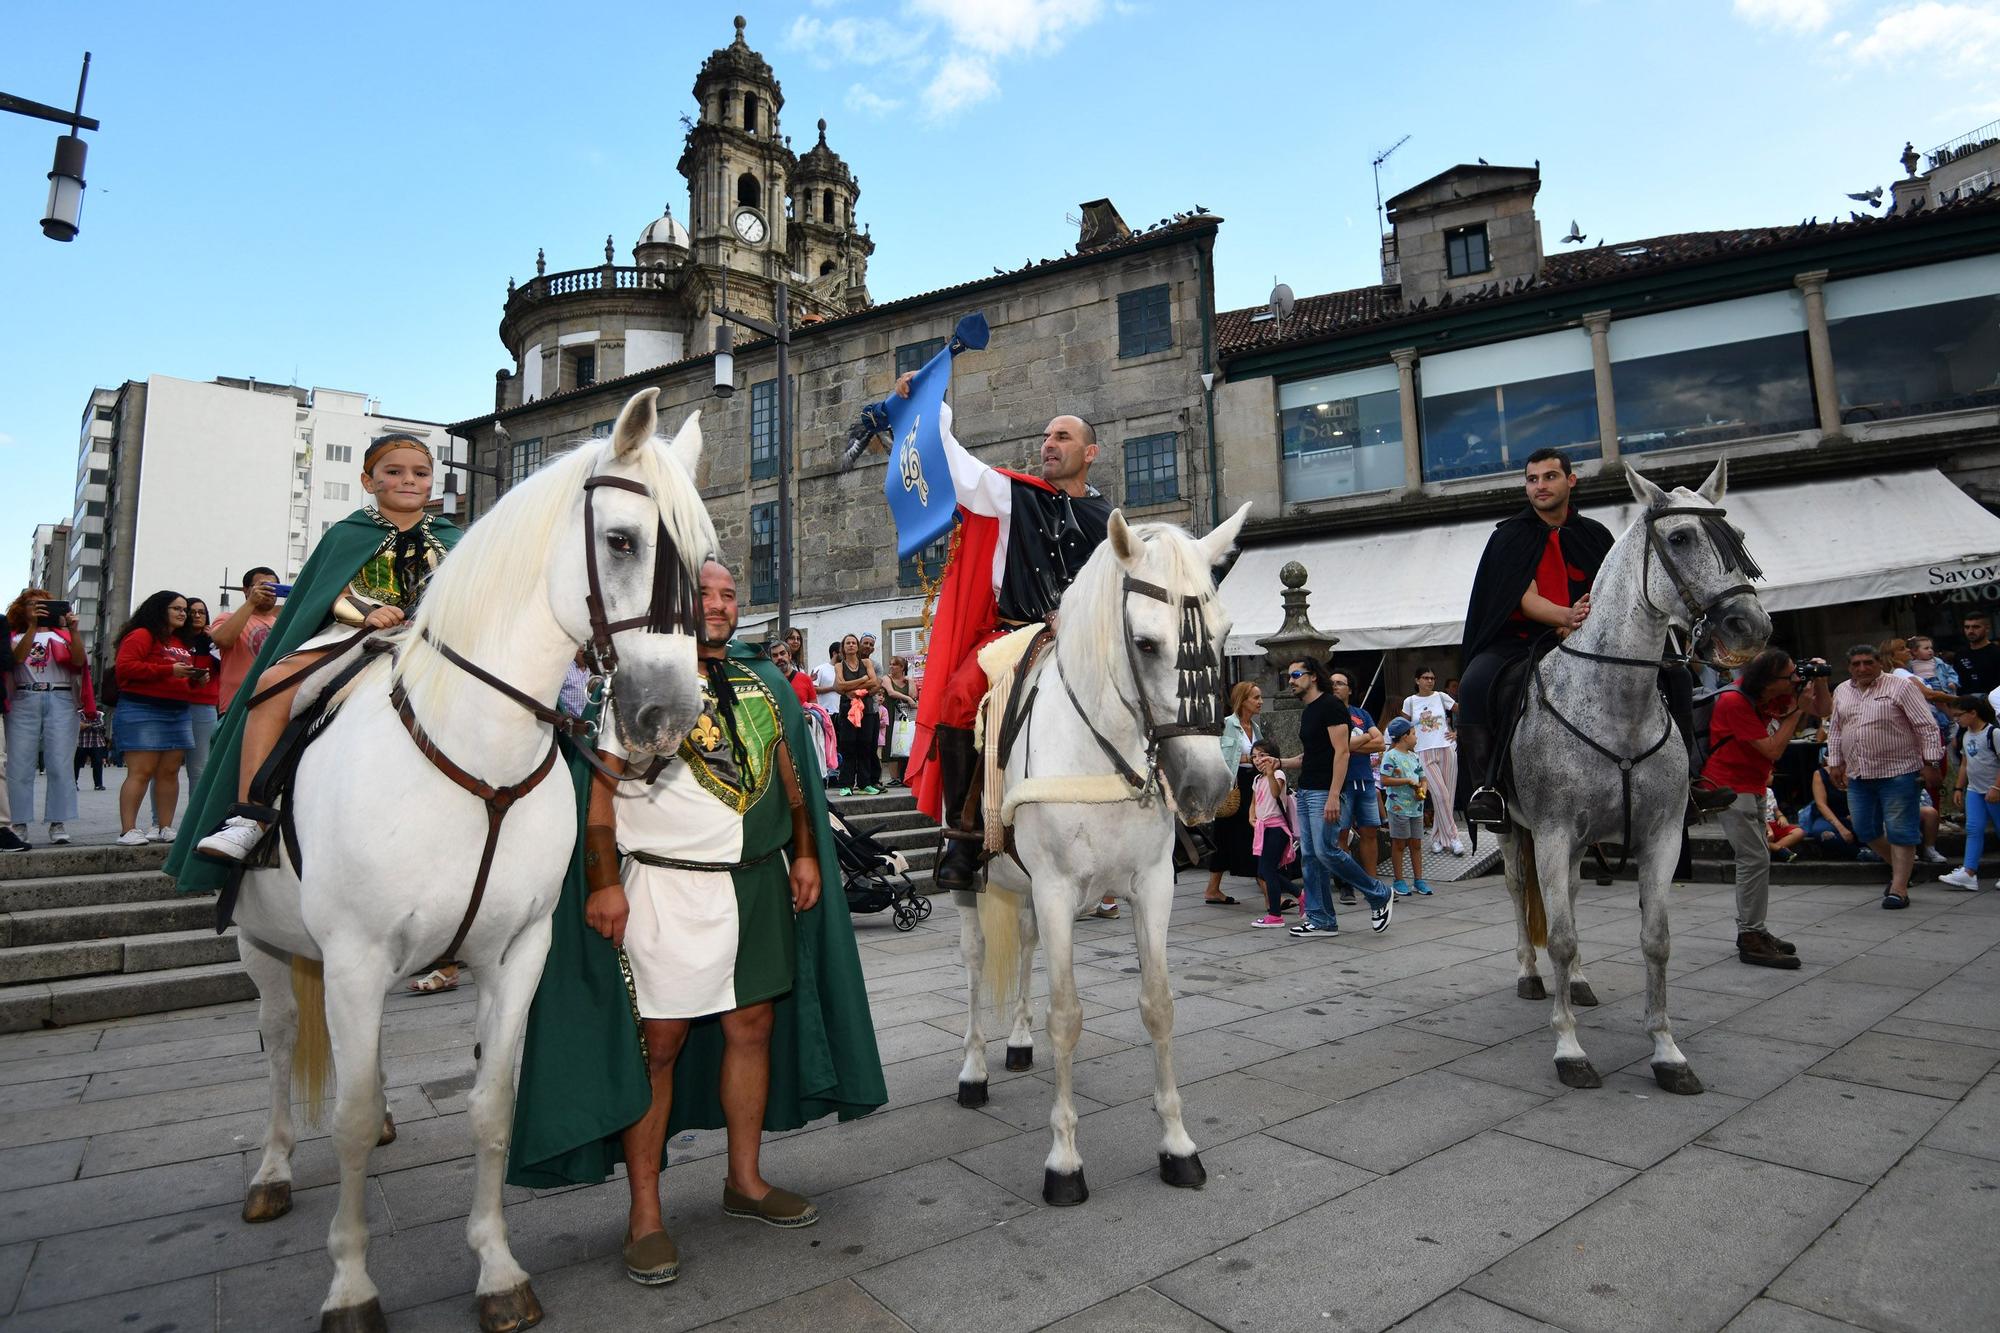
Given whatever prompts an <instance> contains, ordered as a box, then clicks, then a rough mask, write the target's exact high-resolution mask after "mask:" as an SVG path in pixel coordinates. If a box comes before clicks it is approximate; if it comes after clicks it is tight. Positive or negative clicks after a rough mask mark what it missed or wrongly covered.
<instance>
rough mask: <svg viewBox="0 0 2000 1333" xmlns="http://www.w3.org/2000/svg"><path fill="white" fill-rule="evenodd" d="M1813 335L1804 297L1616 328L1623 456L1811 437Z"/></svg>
mask: <svg viewBox="0 0 2000 1333" xmlns="http://www.w3.org/2000/svg"><path fill="white" fill-rule="evenodd" d="M1805 329H1806V318H1805V302H1804V298H1803V297H1802V296H1801V295H1800V294H1799V293H1798V292H1795V291H1791V292H1770V293H1766V294H1765V295H1762V296H1749V297H1743V298H1740V299H1738V300H1734V301H1717V302H1714V303H1712V304H1709V305H1703V306H1693V307H1690V308H1688V309H1685V310H1670V311H1667V312H1665V313H1663V314H1658V315H1641V316H1639V317H1637V318H1635V319H1621V320H1614V321H1612V324H1611V384H1612V396H1613V398H1615V399H1616V401H1617V404H1618V444H1619V448H1620V449H1621V450H1623V451H1624V452H1626V453H1631V454H1643V453H1650V452H1652V451H1653V450H1656V449H1676V448H1681V447H1684V446H1689V445H1701V444H1717V443H1721V442H1723V441H1725V440H1738V439H1746V438H1749V437H1751V436H1757V435H1776V434H1781V433H1784V432H1789V431H1799V430H1809V429H1811V428H1812V427H1813V425H1814V424H1815V418H1814V412H1813V394H1812V377H1811V373H1810V371H1809V369H1808V361H1807V353H1806V332H1805Z"/></svg>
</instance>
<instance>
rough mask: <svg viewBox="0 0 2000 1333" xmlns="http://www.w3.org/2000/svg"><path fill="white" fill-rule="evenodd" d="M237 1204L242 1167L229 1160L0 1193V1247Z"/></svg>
mask: <svg viewBox="0 0 2000 1333" xmlns="http://www.w3.org/2000/svg"><path fill="white" fill-rule="evenodd" d="M242 1199H243V1168H242V1165H241V1163H240V1162H239V1161H238V1160H236V1159H235V1158H233V1157H210V1158H207V1159H205V1160H203V1161H199V1162H181V1163H178V1164H176V1165H174V1166H156V1167H149V1168H147V1169H145V1170H143V1171H130V1172H127V1173H125V1174H123V1175H117V1176H91V1177H88V1178H86V1179H83V1180H65V1181H62V1182H60V1183H57V1184H53V1185H40V1186H36V1187H34V1188H31V1189H17V1190H10V1191H8V1192H7V1193H5V1194H0V1244H4V1243H7V1242H10V1241H17V1240H46V1239H47V1238H48V1237H51V1236H60V1235H63V1234H65V1233H68V1232H72V1231H89V1230H93V1229H95V1228H98V1227H102V1226H103V1225H104V1224H105V1223H106V1222H115V1221H132V1220H137V1219H140V1218H148V1217H163V1216H166V1215H168V1214H171V1213H182V1212H186V1211H187V1210H189V1209H192V1208H205V1207H208V1206H210V1205H212V1204H220V1203H228V1202H230V1201H231V1200H235V1201H236V1202H237V1203H239V1204H240V1203H241V1202H242Z"/></svg>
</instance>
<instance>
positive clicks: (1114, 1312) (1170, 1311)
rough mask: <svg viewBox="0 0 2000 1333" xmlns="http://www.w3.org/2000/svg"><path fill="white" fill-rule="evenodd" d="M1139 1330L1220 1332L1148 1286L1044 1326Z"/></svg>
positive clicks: (1054, 1331) (1096, 1332) (1078, 1332)
mask: <svg viewBox="0 0 2000 1333" xmlns="http://www.w3.org/2000/svg"><path fill="white" fill-rule="evenodd" d="M898 1327H903V1325H898ZM1141 1329H1143V1330H1146V1333H1223V1331H1222V1330H1221V1329H1220V1328H1219V1327H1218V1326H1217V1325H1215V1324H1211V1323H1209V1322H1208V1320H1206V1319H1203V1318H1202V1317H1201V1316H1200V1315H1198V1314H1196V1313H1195V1312H1194V1311H1192V1310H1190V1309H1188V1308H1187V1307H1186V1306H1185V1305H1178V1304H1176V1303H1174V1302H1173V1301H1170V1300H1168V1299H1167V1298H1166V1297H1165V1296H1162V1295H1160V1293H1159V1292H1157V1291H1154V1290H1153V1289H1152V1288H1151V1287H1134V1288H1132V1290H1130V1291H1128V1292H1125V1293H1124V1294H1123V1295H1119V1296H1113V1297H1112V1298H1111V1299H1110V1300H1108V1301H1102V1302H1100V1303H1098V1304H1096V1305H1093V1306H1091V1307H1090V1308H1089V1309H1088V1310H1079V1311H1078V1312H1077V1313H1075V1314H1073V1315H1071V1316H1070V1317H1069V1318H1067V1319H1059V1320H1057V1321H1056V1322H1055V1323H1053V1324H1050V1325H1048V1326H1047V1328H1046V1329H1045V1333H1139V1330H1141Z"/></svg>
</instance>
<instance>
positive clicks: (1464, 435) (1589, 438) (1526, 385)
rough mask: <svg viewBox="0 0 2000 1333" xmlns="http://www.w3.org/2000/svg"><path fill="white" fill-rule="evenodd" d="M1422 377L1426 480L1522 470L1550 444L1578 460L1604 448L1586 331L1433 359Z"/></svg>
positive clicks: (1492, 345) (1423, 367)
mask: <svg viewBox="0 0 2000 1333" xmlns="http://www.w3.org/2000/svg"><path fill="white" fill-rule="evenodd" d="M1418 376H1419V383H1420V384H1421V385H1422V395H1423V396H1422V400H1421V403H1422V413H1423V464H1424V480H1425V481H1447V480H1450V479H1451V478H1454V477H1477V476H1485V475H1488V474H1491V473H1497V472H1512V471H1516V470H1517V469H1519V468H1520V467H1521V465H1522V464H1523V463H1525V462H1526V461H1527V458H1528V455H1529V454H1532V453H1534V452H1535V451H1536V450H1537V449H1543V448H1553V449H1561V450H1562V451H1563V452H1564V453H1565V454H1567V455H1569V458H1570V461H1571V462H1582V461H1583V460H1585V459H1591V458H1596V457H1598V456H1599V455H1600V454H1602V453H1603V449H1602V448H1601V447H1600V445H1599V443H1598V438H1597V383H1596V379H1595V377H1594V376H1593V375H1592V373H1591V360H1590V335H1589V334H1588V333H1585V332H1584V331H1583V330H1582V329H1564V330H1562V331H1560V332H1557V333H1542V334H1536V335H1535V336H1534V337H1531V338H1516V339H1514V340H1512V341H1510V342H1503V343H1490V344H1488V345H1487V346H1484V347H1471V348H1467V349H1466V350H1464V351H1462V352H1445V353H1441V354H1438V355H1433V356H1427V357H1424V358H1423V360H1422V361H1421V362H1419V363H1418Z"/></svg>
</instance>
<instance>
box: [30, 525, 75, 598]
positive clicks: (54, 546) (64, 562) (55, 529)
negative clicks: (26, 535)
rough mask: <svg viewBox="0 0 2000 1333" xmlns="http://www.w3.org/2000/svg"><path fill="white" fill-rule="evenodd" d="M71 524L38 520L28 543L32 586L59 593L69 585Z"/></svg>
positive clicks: (59, 594)
mask: <svg viewBox="0 0 2000 1333" xmlns="http://www.w3.org/2000/svg"><path fill="white" fill-rule="evenodd" d="M68 570H69V524H67V523H37V524H35V535H34V537H33V539H31V540H30V541H29V543H28V586H29V587H30V588H47V589H49V590H51V591H52V592H54V593H55V594H56V595H57V596H58V597H60V596H62V590H63V589H64V588H66V587H68V586H69V572H68Z"/></svg>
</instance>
